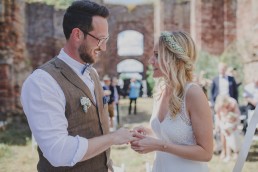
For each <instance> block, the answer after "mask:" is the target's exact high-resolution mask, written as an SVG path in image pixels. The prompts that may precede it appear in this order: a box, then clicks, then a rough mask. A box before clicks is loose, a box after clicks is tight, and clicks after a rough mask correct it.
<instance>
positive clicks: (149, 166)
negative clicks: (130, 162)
mask: <svg viewBox="0 0 258 172" xmlns="http://www.w3.org/2000/svg"><path fill="white" fill-rule="evenodd" d="M145 167H146V172H151V169H152V165H150V163H148V162H146V164H145Z"/></svg>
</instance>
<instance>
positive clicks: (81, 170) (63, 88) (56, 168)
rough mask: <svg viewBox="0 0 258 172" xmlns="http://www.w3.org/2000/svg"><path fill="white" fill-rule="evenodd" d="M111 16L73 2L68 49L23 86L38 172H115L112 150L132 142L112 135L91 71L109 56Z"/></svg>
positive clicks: (122, 132) (66, 22) (67, 18)
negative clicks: (103, 53) (104, 53)
mask: <svg viewBox="0 0 258 172" xmlns="http://www.w3.org/2000/svg"><path fill="white" fill-rule="evenodd" d="M108 15H109V11H108V9H107V8H106V7H104V6H100V5H99V4H97V3H94V2H91V1H86V0H80V1H74V2H73V3H72V5H71V6H70V7H69V8H68V9H67V11H66V13H65V15H64V19H63V30H64V34H65V37H66V40H67V41H66V43H65V46H64V48H63V49H62V50H61V51H60V53H59V55H58V56H57V57H55V58H53V59H52V60H50V61H48V62H47V63H45V64H44V65H42V66H40V67H39V68H38V69H37V70H35V71H34V72H33V73H32V74H31V75H30V76H29V77H28V78H27V79H26V81H25V82H24V84H23V87H22V92H21V103H22V105H23V110H24V112H25V114H26V117H27V119H28V123H29V126H30V129H31V131H32V133H33V135H34V137H35V139H36V141H37V143H38V145H39V148H38V153H39V162H38V165H37V169H38V171H40V172H64V171H65V172H69V171H72V172H93V171H94V172H107V171H108V169H109V170H111V171H113V169H112V163H111V162H112V161H111V160H110V158H109V156H110V150H109V148H110V146H112V145H119V144H124V143H128V142H130V141H133V140H134V138H133V137H132V134H131V133H130V132H129V131H128V130H126V129H124V128H121V129H119V130H117V131H115V132H113V133H111V134H110V133H109V125H108V113H107V104H105V103H104V102H103V96H104V95H103V90H102V87H101V84H100V81H99V78H98V74H97V72H96V70H95V69H94V68H93V67H91V64H93V63H94V62H95V61H96V58H97V56H98V54H99V53H100V52H101V51H105V50H106V43H107V40H108V37H109V35H108V23H107V17H108Z"/></svg>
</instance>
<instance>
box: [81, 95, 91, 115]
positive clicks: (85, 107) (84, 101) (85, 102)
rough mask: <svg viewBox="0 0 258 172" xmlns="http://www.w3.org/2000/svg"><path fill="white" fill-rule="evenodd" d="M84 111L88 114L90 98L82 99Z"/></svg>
mask: <svg viewBox="0 0 258 172" xmlns="http://www.w3.org/2000/svg"><path fill="white" fill-rule="evenodd" d="M80 102H81V105H82V108H83V111H84V112H85V113H86V112H87V111H88V109H89V108H90V106H91V102H90V99H89V98H88V97H81V99H80Z"/></svg>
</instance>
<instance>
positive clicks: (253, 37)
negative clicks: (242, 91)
mask: <svg viewBox="0 0 258 172" xmlns="http://www.w3.org/2000/svg"><path fill="white" fill-rule="evenodd" d="M237 2H238V9H237V43H238V50H239V52H240V54H241V58H242V59H243V61H244V74H245V77H244V78H245V82H251V81H252V79H254V77H257V75H256V73H257V72H258V24H257V23H258V1H250V0H238V1H237Z"/></svg>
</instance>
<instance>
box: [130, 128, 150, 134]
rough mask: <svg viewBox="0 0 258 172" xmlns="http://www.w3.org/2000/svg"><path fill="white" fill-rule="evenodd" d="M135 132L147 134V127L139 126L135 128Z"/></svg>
mask: <svg viewBox="0 0 258 172" xmlns="http://www.w3.org/2000/svg"><path fill="white" fill-rule="evenodd" d="M133 131H134V132H137V133H140V134H142V135H147V129H146V128H145V127H143V126H138V127H135V128H134V129H133Z"/></svg>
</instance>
